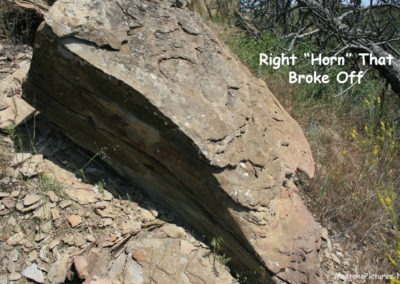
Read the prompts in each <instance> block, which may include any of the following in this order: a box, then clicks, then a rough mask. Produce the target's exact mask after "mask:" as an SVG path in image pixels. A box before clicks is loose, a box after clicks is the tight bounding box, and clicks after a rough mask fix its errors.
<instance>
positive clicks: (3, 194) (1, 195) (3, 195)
mask: <svg viewBox="0 0 400 284" xmlns="http://www.w3.org/2000/svg"><path fill="white" fill-rule="evenodd" d="M9 196H10V194H9V193H8V192H3V191H0V198H4V197H9Z"/></svg>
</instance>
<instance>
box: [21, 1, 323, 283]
mask: <svg viewBox="0 0 400 284" xmlns="http://www.w3.org/2000/svg"><path fill="white" fill-rule="evenodd" d="M25 90H26V93H27V96H28V99H29V101H30V102H32V103H33V104H34V105H35V106H37V107H38V109H39V110H40V111H41V112H42V113H44V114H46V115H47V116H48V117H49V118H50V119H51V120H52V121H53V122H54V123H55V124H56V125H58V126H59V127H60V128H61V129H63V130H64V132H65V133H66V134H67V135H69V136H70V137H71V138H72V139H73V140H74V141H76V142H77V143H78V144H80V145H82V146H84V147H86V148H88V149H90V150H92V151H93V152H97V151H100V150H105V151H106V153H107V155H108V157H107V162H108V163H109V164H110V165H111V166H112V167H113V168H114V169H116V170H117V171H118V172H119V173H120V174H121V175H123V176H125V177H127V178H128V179H130V180H131V181H132V182H134V183H135V184H138V185H140V186H141V187H142V188H143V189H144V190H145V191H146V192H148V193H149V194H150V195H151V196H153V197H154V198H155V199H156V200H159V201H160V202H162V203H164V204H167V205H169V206H170V207H171V208H173V209H174V210H175V211H176V212H177V213H178V214H179V215H180V217H181V218H182V219H183V220H185V221H186V222H187V223H188V224H190V225H191V226H192V227H193V228H194V229H196V230H197V231H198V232H199V233H200V234H201V235H205V236H208V237H209V238H210V239H211V238H218V239H222V240H223V242H222V244H221V245H222V247H223V248H224V251H225V253H226V254H227V255H229V256H230V257H231V258H232V260H231V262H230V264H231V266H232V268H233V269H234V270H235V272H238V273H243V274H244V275H246V277H247V278H248V279H249V281H250V282H251V283H268V282H270V281H272V280H274V281H280V280H283V281H286V282H290V283H318V282H319V281H320V278H319V263H318V257H317V250H318V246H319V240H320V232H319V227H318V224H317V223H316V222H315V221H314V219H313V217H312V215H311V214H310V213H309V212H308V211H307V209H306V207H305V206H304V204H303V202H302V200H301V199H300V197H299V195H298V193H297V188H296V186H295V184H294V179H295V177H296V172H297V171H302V172H305V173H306V174H307V175H308V176H309V177H312V176H313V174H314V164H313V159H312V156H311V151H310V147H309V145H308V143H307V141H306V139H305V137H304V135H303V133H302V131H301V129H300V127H299V125H298V124H297V123H296V122H295V121H294V120H293V119H292V118H291V117H290V116H289V114H288V113H287V112H286V111H285V110H284V109H283V107H282V106H281V105H280V104H279V102H278V101H277V100H276V99H275V97H274V96H273V95H272V94H271V92H270V91H269V90H268V88H267V86H266V85H265V83H264V82H263V81H261V80H259V79H256V78H255V77H254V76H252V74H251V73H250V72H249V70H248V69H247V68H246V67H244V66H243V65H242V64H241V63H240V62H239V60H238V59H237V58H236V57H235V56H234V55H233V54H232V53H231V52H230V51H229V50H228V49H227V48H226V47H225V46H224V45H223V44H221V43H219V41H218V40H217V38H216V36H215V35H214V34H213V33H212V32H211V31H210V29H209V28H207V26H206V25H205V24H204V23H203V21H202V20H201V18H200V17H198V16H196V15H194V14H193V13H191V12H189V11H187V10H185V9H182V8H179V5H176V1H168V0H166V1H157V0H154V1H141V0H118V1H100V0H82V1H72V0H59V1H57V2H56V3H55V4H54V6H53V7H52V8H51V10H50V11H49V13H48V14H47V16H46V19H45V22H44V23H43V24H42V25H41V26H40V28H39V30H38V32H37V38H36V43H35V48H34V55H33V60H32V64H31V69H30V71H29V76H28V79H27V81H26V83H25Z"/></svg>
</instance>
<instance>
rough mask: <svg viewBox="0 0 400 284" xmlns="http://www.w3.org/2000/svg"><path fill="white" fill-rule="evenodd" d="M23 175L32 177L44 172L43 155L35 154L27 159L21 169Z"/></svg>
mask: <svg viewBox="0 0 400 284" xmlns="http://www.w3.org/2000/svg"><path fill="white" fill-rule="evenodd" d="M20 172H21V174H22V175H23V176H25V177H27V178H30V177H33V176H36V175H38V174H40V173H42V172H44V166H43V155H34V156H32V157H31V158H30V159H29V160H27V161H25V162H24V163H23V164H22V166H21V169H20Z"/></svg>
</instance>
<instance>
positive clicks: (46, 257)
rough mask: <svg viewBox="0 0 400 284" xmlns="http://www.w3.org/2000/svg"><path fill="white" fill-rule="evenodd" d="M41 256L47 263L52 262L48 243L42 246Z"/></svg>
mask: <svg viewBox="0 0 400 284" xmlns="http://www.w3.org/2000/svg"><path fill="white" fill-rule="evenodd" d="M39 257H40V259H41V260H43V261H44V262H46V263H48V262H50V258H49V247H48V246H47V245H44V246H42V247H41V248H40V251H39Z"/></svg>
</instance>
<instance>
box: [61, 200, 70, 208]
mask: <svg viewBox="0 0 400 284" xmlns="http://www.w3.org/2000/svg"><path fill="white" fill-rule="evenodd" d="M71 204H72V202H71V200H63V201H61V202H60V204H59V206H60V208H62V209H65V208H67V207H68V206H70V205H71Z"/></svg>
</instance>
